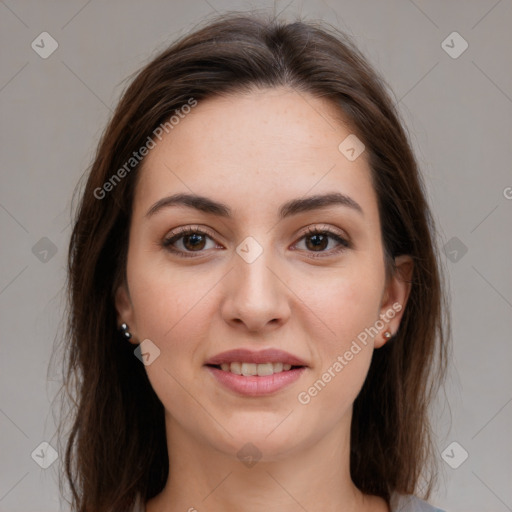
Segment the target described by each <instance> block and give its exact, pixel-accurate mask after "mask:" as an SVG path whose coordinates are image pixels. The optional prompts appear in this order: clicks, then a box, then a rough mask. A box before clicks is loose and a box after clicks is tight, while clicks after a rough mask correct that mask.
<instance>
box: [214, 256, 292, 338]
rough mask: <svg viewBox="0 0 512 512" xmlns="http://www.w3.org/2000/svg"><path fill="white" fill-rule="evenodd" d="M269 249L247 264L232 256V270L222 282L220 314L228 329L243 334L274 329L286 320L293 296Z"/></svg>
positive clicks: (241, 259)
mask: <svg viewBox="0 0 512 512" xmlns="http://www.w3.org/2000/svg"><path fill="white" fill-rule="evenodd" d="M270 253H271V251H270V249H268V250H264V251H263V253H262V254H261V255H260V256H259V257H258V258H257V259H256V260H255V261H252V262H251V263H248V262H247V261H245V260H244V259H243V258H242V257H240V256H239V255H238V254H235V255H234V268H233V270H232V271H231V272H229V274H228V275H227V276H226V278H225V280H224V283H223V285H224V300H223V303H222V306H221V314H222V317H223V318H224V320H225V321H226V322H227V323H229V324H231V326H233V327H235V328H237V329H240V330H244V331H246V332H266V331H273V330H275V329H278V328H279V327H280V326H282V325H284V324H285V323H286V322H287V321H288V319H289V317H290V303H289V301H290V298H291V296H292V295H293V293H292V292H291V290H290V289H289V288H288V287H287V285H286V284H285V279H284V275H283V271H282V270H279V268H280V267H279V266H278V264H277V261H276V260H277V259H276V258H272V257H271V255H270Z"/></svg>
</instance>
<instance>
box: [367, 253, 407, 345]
mask: <svg viewBox="0 0 512 512" xmlns="http://www.w3.org/2000/svg"><path fill="white" fill-rule="evenodd" d="M413 268H414V263H413V261H412V258H411V257H410V256H407V255H402V256H397V257H396V258H395V272H394V273H393V275H392V276H391V277H390V278H389V279H388V282H387V284H386V288H385V289H384V293H383V296H382V302H381V307H380V319H381V320H382V322H383V323H384V327H383V328H382V330H381V332H380V333H379V335H378V336H376V337H375V343H374V346H375V348H380V347H382V346H383V345H384V344H385V343H386V342H387V341H389V339H391V337H393V336H394V335H395V334H396V332H397V331H398V328H399V326H400V321H401V320H402V316H403V314H404V311H405V305H406V304H407V300H408V298H409V294H410V292H411V280H412V274H413ZM385 332H389V333H390V334H391V337H389V338H386V337H385V336H384V333H385Z"/></svg>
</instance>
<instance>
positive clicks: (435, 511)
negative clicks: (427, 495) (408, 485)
mask: <svg viewBox="0 0 512 512" xmlns="http://www.w3.org/2000/svg"><path fill="white" fill-rule="evenodd" d="M390 507H391V512H445V511H444V510H441V509H440V508H436V507H434V506H432V505H429V504H428V503H427V502H426V501H423V500H420V499H419V498H417V497H416V496H413V495H412V494H398V493H394V494H393V495H392V496H391V500H390Z"/></svg>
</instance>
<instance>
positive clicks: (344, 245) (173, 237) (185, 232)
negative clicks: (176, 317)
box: [162, 227, 352, 258]
mask: <svg viewBox="0 0 512 512" xmlns="http://www.w3.org/2000/svg"><path fill="white" fill-rule="evenodd" d="M189 235H206V236H208V237H209V238H211V239H212V240H213V239H214V238H215V237H214V236H213V235H212V234H211V233H209V232H208V231H206V230H202V229H199V228H193V227H185V228H179V229H178V230H177V231H176V232H174V233H171V234H170V235H169V236H168V237H166V238H165V239H164V240H163V242H162V246H163V247H164V248H165V249H166V250H168V251H169V252H171V253H173V254H176V255H177V256H180V257H182V258H195V257H197V256H193V254H194V252H198V253H200V252H203V251H188V253H187V252H183V251H180V250H176V249H174V248H173V247H172V244H173V243H174V242H176V241H178V240H179V239H180V238H184V237H185V236H189ZM313 235H327V236H329V237H330V238H332V239H333V240H335V241H336V242H338V243H339V244H340V245H339V247H338V248H337V249H335V250H331V251H319V252H318V253H316V254H315V251H307V252H310V253H311V254H310V256H309V257H311V258H325V257H328V256H332V255H334V254H338V253H341V252H343V251H345V250H346V249H350V248H351V247H352V245H351V243H350V242H349V241H348V240H346V239H345V238H343V237H342V236H340V235H339V234H337V233H335V232H334V231H331V230H330V229H327V228H326V229H319V228H318V227H310V228H308V230H307V231H306V233H304V234H303V235H302V236H301V237H300V238H299V240H298V241H300V240H302V239H304V238H307V237H310V236H313ZM326 254H327V255H326Z"/></svg>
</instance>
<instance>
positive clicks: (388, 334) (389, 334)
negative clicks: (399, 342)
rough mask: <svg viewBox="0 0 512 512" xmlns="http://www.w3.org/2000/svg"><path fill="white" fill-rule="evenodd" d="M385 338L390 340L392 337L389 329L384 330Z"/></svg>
mask: <svg viewBox="0 0 512 512" xmlns="http://www.w3.org/2000/svg"><path fill="white" fill-rule="evenodd" d="M384 338H386V339H387V340H389V338H391V333H390V332H389V331H386V332H384Z"/></svg>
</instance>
